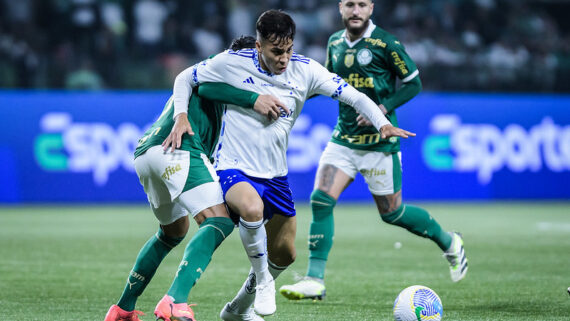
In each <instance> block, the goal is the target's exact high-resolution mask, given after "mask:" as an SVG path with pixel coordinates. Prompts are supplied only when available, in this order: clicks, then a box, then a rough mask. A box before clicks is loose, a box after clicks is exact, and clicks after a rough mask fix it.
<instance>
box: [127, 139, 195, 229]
mask: <svg viewBox="0 0 570 321" xmlns="http://www.w3.org/2000/svg"><path fill="white" fill-rule="evenodd" d="M189 166H190V156H189V153H188V152H184V151H177V152H176V154H174V153H172V154H170V155H166V154H165V153H164V152H163V151H162V148H161V147H160V146H154V147H152V148H150V149H149V150H147V151H146V152H145V153H144V154H143V155H140V156H139V157H137V158H136V159H135V171H136V173H137V176H138V177H139V181H140V183H141V185H142V186H143V188H144V191H145V193H146V195H147V198H148V202H149V204H150V208H151V209H152V212H153V213H154V215H155V217H156V218H157V219H158V221H159V223H160V224H161V225H163V226H166V225H170V224H173V223H174V222H175V221H177V220H179V219H180V218H182V217H184V216H186V215H187V212H186V211H185V209H184V208H183V207H182V206H180V205H179V204H177V203H176V202H174V199H175V198H176V196H177V194H179V193H180V192H181V191H182V188H183V186H184V182H185V178H186V175H187V172H188V168H189ZM176 168H179V170H176V171H174V170H173V171H172V173H171V172H170V170H168V169H176ZM167 172H168V174H165V173H167ZM171 176H172V177H171ZM167 177H168V178H169V179H170V178H172V180H171V181H170V180H169V179H166V178H167ZM177 185H178V186H177Z"/></svg>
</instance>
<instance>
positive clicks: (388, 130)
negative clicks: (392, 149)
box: [380, 125, 416, 139]
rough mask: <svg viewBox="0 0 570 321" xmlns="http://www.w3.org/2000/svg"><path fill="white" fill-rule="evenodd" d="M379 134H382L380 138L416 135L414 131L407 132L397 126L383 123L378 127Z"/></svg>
mask: <svg viewBox="0 0 570 321" xmlns="http://www.w3.org/2000/svg"><path fill="white" fill-rule="evenodd" d="M380 134H381V136H382V139H386V138H390V137H394V136H397V137H402V138H408V137H409V136H412V137H413V136H416V134H415V133H412V132H409V131H407V130H405V129H401V128H398V127H394V126H392V125H384V126H382V127H380Z"/></svg>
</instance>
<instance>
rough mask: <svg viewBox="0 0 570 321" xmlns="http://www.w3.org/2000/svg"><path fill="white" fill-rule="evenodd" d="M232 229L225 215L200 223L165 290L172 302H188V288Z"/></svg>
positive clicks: (195, 280)
mask: <svg viewBox="0 0 570 321" xmlns="http://www.w3.org/2000/svg"><path fill="white" fill-rule="evenodd" d="M233 229H234V223H233V222H232V220H231V219H230V218H227V217H210V218H207V219H206V220H204V222H202V224H200V228H199V229H198V231H197V232H196V234H194V236H193V237H192V239H191V240H190V242H189V243H188V245H187V246H186V250H185V251H184V257H183V258H182V262H181V263H180V266H179V267H178V272H176V276H175V278H174V281H173V282H172V285H171V286H170V289H169V290H168V292H167V294H168V295H169V296H171V297H172V298H173V299H172V300H173V301H174V303H187V302H188V296H189V294H190V290H191V289H192V287H193V286H194V285H195V284H196V282H197V281H198V279H199V278H200V276H202V273H204V271H205V270H206V267H207V266H208V264H209V263H210V261H211V260H212V255H213V254H214V251H215V250H216V249H217V248H218V246H219V245H220V244H221V243H222V242H223V241H224V239H225V238H226V237H228V235H230V234H231V233H232V231H233Z"/></svg>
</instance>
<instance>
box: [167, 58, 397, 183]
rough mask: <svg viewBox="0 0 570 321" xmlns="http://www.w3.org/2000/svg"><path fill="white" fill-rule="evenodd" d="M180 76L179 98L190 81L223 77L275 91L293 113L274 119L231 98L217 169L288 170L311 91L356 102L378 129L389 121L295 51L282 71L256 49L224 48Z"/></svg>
mask: <svg viewBox="0 0 570 321" xmlns="http://www.w3.org/2000/svg"><path fill="white" fill-rule="evenodd" d="M179 77H180V79H182V80H185V83H187V84H189V86H188V88H183V87H182V86H179V85H177V84H176V83H175V93H174V95H175V98H174V99H175V101H176V99H179V98H177V96H178V95H180V97H187V96H185V95H188V94H189V92H190V91H191V89H190V88H189V87H195V86H197V85H199V84H201V83H207V82H225V83H227V84H229V85H231V86H234V87H236V88H238V89H243V90H248V91H253V92H256V93H259V94H271V95H274V96H276V97H277V98H278V99H279V100H280V101H281V102H282V103H284V104H286V105H287V107H288V108H289V110H290V111H291V113H290V114H289V115H285V114H284V113H282V114H281V117H280V118H279V119H278V120H276V121H270V120H268V119H267V118H266V117H264V116H261V115H259V114H258V113H257V112H255V111H254V110H249V109H243V108H240V107H238V106H237V105H232V104H228V105H227V107H226V110H225V112H224V115H223V123H222V129H221V134H220V139H219V142H218V144H217V147H216V150H215V152H214V157H215V167H216V169H217V170H224V169H239V170H241V171H243V172H244V173H245V174H247V175H249V176H253V177H259V178H273V177H279V176H284V175H286V174H287V162H286V150H287V145H288V137H289V133H290V132H291V128H292V127H293V125H294V123H295V120H296V119H297V117H298V116H299V114H300V113H301V109H302V107H303V104H304V102H305V100H306V99H307V98H308V97H310V96H312V95H316V94H322V95H327V96H330V97H332V98H335V99H338V100H340V101H342V102H344V103H346V104H348V105H351V106H355V108H357V109H358V110H359V111H360V112H361V113H362V114H363V115H365V116H366V117H367V118H369V119H370V120H371V121H372V122H373V124H374V126H375V127H376V128H377V129H379V128H380V127H382V126H384V125H386V124H389V122H388V120H387V119H386V118H385V117H384V116H383V115H382V113H381V112H380V110H379V108H378V107H377V105H376V104H375V103H374V102H373V101H371V100H370V99H368V98H367V97H366V96H365V95H364V94H362V93H360V92H358V91H357V90H355V89H354V88H352V87H351V86H348V85H347V84H346V82H345V81H344V80H343V79H342V78H340V77H338V76H337V75H335V74H333V73H330V72H329V71H328V70H326V69H325V68H324V67H323V66H322V65H320V64H319V63H317V62H315V61H314V60H312V59H309V58H306V57H303V56H301V55H297V54H293V56H292V58H291V61H290V63H289V65H288V67H287V70H286V71H285V72H284V73H283V74H281V75H274V74H270V73H268V72H266V71H264V70H263V69H262V68H261V66H260V62H259V57H258V52H257V50H255V49H245V50H240V51H237V52H236V51H231V50H228V51H225V52H223V53H221V54H218V55H216V56H215V57H213V58H212V59H209V60H205V61H203V62H201V63H199V64H196V65H194V66H193V67H191V68H188V69H187V70H185V71H184V72H183V73H182V74H181V75H179ZM177 82H178V77H177ZM177 88H178V90H177ZM182 101H183V99H182Z"/></svg>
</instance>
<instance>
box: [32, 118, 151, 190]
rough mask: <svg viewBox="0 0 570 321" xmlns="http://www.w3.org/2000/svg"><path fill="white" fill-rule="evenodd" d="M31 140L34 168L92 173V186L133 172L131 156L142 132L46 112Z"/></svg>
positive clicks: (132, 126)
mask: <svg viewBox="0 0 570 321" xmlns="http://www.w3.org/2000/svg"><path fill="white" fill-rule="evenodd" d="M40 129H41V134H39V135H38V136H37V137H36V138H35V140H34V156H35V158H36V162H37V163H38V165H39V166H40V167H41V168H42V169H43V170H45V171H49V172H61V173H66V172H71V173H89V172H92V173H93V181H94V182H95V184H96V185H99V186H103V185H105V184H106V183H107V181H108V179H109V175H110V173H112V172H114V171H116V170H118V169H119V167H123V169H125V170H127V171H129V172H134V171H135V170H134V163H133V153H134V150H135V148H136V146H137V145H138V140H139V138H140V137H141V135H142V134H143V133H144V130H143V129H141V128H139V127H138V126H137V125H135V124H133V123H128V122H125V123H120V124H118V126H117V127H116V128H113V127H111V125H109V124H106V123H102V122H73V119H72V116H71V114H69V113H66V112H49V113H47V114H45V115H43V116H42V118H41V119H40Z"/></svg>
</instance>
